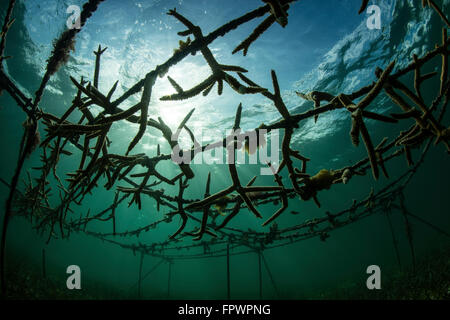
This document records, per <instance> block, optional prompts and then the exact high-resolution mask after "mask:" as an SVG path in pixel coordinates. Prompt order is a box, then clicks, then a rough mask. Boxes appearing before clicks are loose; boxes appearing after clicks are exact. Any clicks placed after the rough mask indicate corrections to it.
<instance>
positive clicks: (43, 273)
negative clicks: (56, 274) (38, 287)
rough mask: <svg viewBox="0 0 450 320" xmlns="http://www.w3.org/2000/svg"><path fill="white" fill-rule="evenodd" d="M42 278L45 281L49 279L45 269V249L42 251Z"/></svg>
mask: <svg viewBox="0 0 450 320" xmlns="http://www.w3.org/2000/svg"><path fill="white" fill-rule="evenodd" d="M42 276H43V278H44V279H45V278H46V277H47V271H46V269H45V248H44V249H42Z"/></svg>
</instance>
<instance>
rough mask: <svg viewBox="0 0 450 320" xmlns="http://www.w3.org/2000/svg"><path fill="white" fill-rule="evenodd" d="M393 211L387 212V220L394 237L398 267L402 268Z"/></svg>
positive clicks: (393, 242)
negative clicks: (392, 215) (392, 219)
mask: <svg viewBox="0 0 450 320" xmlns="http://www.w3.org/2000/svg"><path fill="white" fill-rule="evenodd" d="M390 215H391V210H388V211H386V213H385V216H386V219H387V221H388V225H389V231H390V232H391V236H392V244H393V247H394V250H395V256H396V258H397V262H398V266H399V267H400V268H401V267H402V263H401V261H400V252H399V251H398V242H397V238H396V237H395V233H394V227H393V226H392V221H391V217H390Z"/></svg>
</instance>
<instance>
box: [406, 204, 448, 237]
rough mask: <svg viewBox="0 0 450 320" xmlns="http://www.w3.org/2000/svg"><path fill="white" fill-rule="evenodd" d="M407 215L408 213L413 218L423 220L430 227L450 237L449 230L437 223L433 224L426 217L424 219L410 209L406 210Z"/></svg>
mask: <svg viewBox="0 0 450 320" xmlns="http://www.w3.org/2000/svg"><path fill="white" fill-rule="evenodd" d="M406 215H408V216H410V217H412V218H414V219H416V220H418V221H420V222H422V223H423V224H424V225H427V226H428V227H430V228H431V229H433V230H434V231H437V232H438V233H440V234H443V235H444V236H446V237H448V238H450V233H448V232H447V231H445V230H443V229H441V228H439V227H437V226H436V225H434V224H432V223H431V222H428V221H426V220H425V219H423V218H421V217H418V216H416V215H415V214H413V213H411V212H409V211H407V212H406Z"/></svg>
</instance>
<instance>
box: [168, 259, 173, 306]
mask: <svg viewBox="0 0 450 320" xmlns="http://www.w3.org/2000/svg"><path fill="white" fill-rule="evenodd" d="M171 275H172V261H170V260H169V276H168V279H167V299H169V298H170V278H171Z"/></svg>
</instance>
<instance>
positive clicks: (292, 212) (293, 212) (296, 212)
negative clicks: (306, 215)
mask: <svg viewBox="0 0 450 320" xmlns="http://www.w3.org/2000/svg"><path fill="white" fill-rule="evenodd" d="M291 214H294V215H295V214H300V212H298V211H291Z"/></svg>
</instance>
